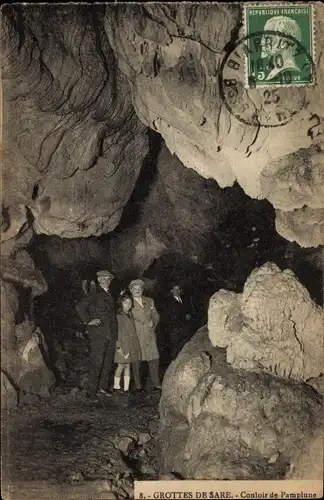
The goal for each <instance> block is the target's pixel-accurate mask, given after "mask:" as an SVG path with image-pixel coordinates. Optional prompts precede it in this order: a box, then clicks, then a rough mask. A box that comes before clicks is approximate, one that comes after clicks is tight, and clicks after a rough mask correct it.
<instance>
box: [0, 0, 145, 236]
mask: <svg viewBox="0 0 324 500" xmlns="http://www.w3.org/2000/svg"><path fill="white" fill-rule="evenodd" d="M98 16H100V9H99V8H96V9H89V8H88V7H82V6H75V5H72V6H71V5H70V6H69V5H66V6H63V5H60V6H55V5H53V6H51V5H48V6H46V8H44V7H42V6H41V7H39V6H36V5H35V6H28V8H24V7H23V6H17V5H16V6H14V7H11V6H7V7H6V8H5V9H4V10H3V12H2V40H1V42H2V52H3V63H2V64H3V69H2V86H3V101H4V125H5V126H4V127H3V141H4V168H3V182H4V184H5V185H6V190H5V192H4V193H3V205H4V206H5V207H21V206H27V207H28V208H29V210H30V211H31V213H32V215H33V228H34V231H35V232H36V233H43V234H57V235H60V236H63V237H70V238H71V237H72V238H76V237H87V236H90V235H99V234H102V233H105V232H109V231H112V230H113V229H114V228H115V227H116V226H117V224H118V222H119V219H120V217H121V214H122V210H123V207H124V205H125V203H126V202H127V200H128V198H129V197H130V194H131V192H132V190H133V187H134V184H135V182H136V179H137V175H138V172H139V169H140V167H141V164H142V161H143V159H144V157H145V155H146V153H147V136H146V127H145V125H143V124H142V123H141V122H140V121H139V120H138V118H137V117H136V114H135V113H134V109H133V106H132V102H131V92H130V87H129V84H128V82H127V79H126V77H125V76H124V75H123V74H122V73H121V72H120V71H119V70H118V69H117V63H116V60H115V56H114V54H113V52H112V50H111V48H110V46H109V43H108V40H107V37H106V35H105V32H104V30H103V27H102V23H101V22H100V21H99V18H98ZM16 210H17V208H16ZM20 221H21V223H22V222H25V221H26V220H25V221H24V220H23V219H22V218H21V217H20ZM16 224H18V221H17V222H16Z"/></svg>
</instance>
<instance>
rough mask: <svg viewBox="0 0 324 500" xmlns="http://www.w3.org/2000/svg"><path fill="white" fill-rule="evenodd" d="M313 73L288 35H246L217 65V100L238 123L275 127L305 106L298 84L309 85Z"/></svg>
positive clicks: (299, 46) (303, 51) (302, 89)
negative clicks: (306, 83) (218, 92)
mask: <svg viewBox="0 0 324 500" xmlns="http://www.w3.org/2000/svg"><path fill="white" fill-rule="evenodd" d="M287 55H288V56H289V58H288V57H287ZM314 70H315V68H314V63H313V60H312V58H311V56H310V54H309V53H308V51H307V49H306V48H305V47H304V46H303V45H302V44H301V43H300V42H299V41H298V40H297V39H295V38H294V37H293V36H292V35H289V34H285V33H282V32H279V31H272V30H267V31H259V32H256V33H251V34H249V35H247V36H245V37H244V38H242V39H240V40H238V41H237V42H236V43H235V44H234V46H232V47H231V48H230V49H229V50H228V51H227V53H226V54H225V57H224V58H223V60H222V63H221V66H220V71H219V90H220V96H221V99H222V101H223V102H224V104H225V106H226V108H227V109H228V111H229V112H230V113H231V114H232V115H233V116H235V118H237V120H239V121H240V122H242V123H244V124H246V125H252V126H257V127H260V126H262V127H280V126H283V125H286V124H287V123H288V122H290V121H291V120H292V119H293V117H294V116H295V115H296V114H297V113H299V112H300V111H301V110H302V109H303V108H304V107H305V104H306V90H305V86H304V83H303V82H304V81H305V80H306V79H307V78H308V80H309V79H310V77H311V81H313V76H314V73H315V71H314Z"/></svg>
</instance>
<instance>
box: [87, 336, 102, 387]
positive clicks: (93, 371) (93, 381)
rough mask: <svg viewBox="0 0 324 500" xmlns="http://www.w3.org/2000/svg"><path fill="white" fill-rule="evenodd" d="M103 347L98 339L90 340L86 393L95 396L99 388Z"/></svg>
mask: <svg viewBox="0 0 324 500" xmlns="http://www.w3.org/2000/svg"><path fill="white" fill-rule="evenodd" d="M102 351H103V345H102V342H101V341H100V339H97V338H91V353H90V358H89V376H88V392H89V393H91V394H96V392H97V390H98V387H99V377H100V370H101V364H102Z"/></svg>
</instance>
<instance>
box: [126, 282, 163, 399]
mask: <svg viewBox="0 0 324 500" xmlns="http://www.w3.org/2000/svg"><path fill="white" fill-rule="evenodd" d="M144 286H145V284H144V282H143V281H142V280H133V281H132V282H131V283H130V284H129V290H130V292H131V294H132V297H133V309H132V314H133V317H134V322H135V328H136V333H137V337H138V341H139V345H140V348H141V361H146V362H147V363H148V367H149V371H150V375H151V379H152V382H153V385H154V387H155V389H159V390H160V389H161V382H160V376H159V358H160V355H159V351H158V348H157V342H156V335H155V329H156V327H157V325H158V323H159V319H160V317H159V313H158V312H157V310H156V308H155V304H154V300H153V299H151V298H149V297H145V296H143V291H144Z"/></svg>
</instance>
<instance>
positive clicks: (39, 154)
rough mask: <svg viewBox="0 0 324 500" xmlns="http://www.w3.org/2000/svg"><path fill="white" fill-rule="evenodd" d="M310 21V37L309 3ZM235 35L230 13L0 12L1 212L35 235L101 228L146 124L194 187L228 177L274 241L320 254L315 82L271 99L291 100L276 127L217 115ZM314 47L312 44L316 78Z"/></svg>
mask: <svg viewBox="0 0 324 500" xmlns="http://www.w3.org/2000/svg"><path fill="white" fill-rule="evenodd" d="M315 10H316V13H315V16H314V19H315V23H316V26H315V32H317V33H320V32H322V31H323V27H324V24H323V23H324V16H323V15H322V14H323V6H322V5H321V4H320V3H317V4H316V7H315ZM71 25H73V30H71ZM241 25H242V9H241V7H240V6H239V5H237V4H235V5H230V4H227V5H225V4H213V5H211V4H208V5H203V4H202V5H199V6H197V5H193V4H192V5H191V4H178V5H172V6H170V5H167V4H166V5H164V4H158V5H156V4H149V5H122V4H118V5H109V6H107V7H105V6H97V7H95V8H92V9H91V10H88V9H87V7H86V6H78V5H71V6H60V7H59V8H57V7H56V6H55V7H54V6H53V7H52V6H50V7H48V6H46V8H44V7H43V6H40V7H38V6H29V7H28V9H27V8H24V7H23V6H15V7H11V6H7V7H6V9H4V11H3V30H2V48H3V71H2V77H3V92H4V99H3V100H4V111H5V112H4V116H5V117H9V116H10V120H9V119H5V122H4V124H5V126H4V128H3V129H4V145H5V148H4V149H5V165H4V170H3V171H4V174H3V178H4V183H5V184H6V191H5V194H4V206H5V207H6V208H7V209H8V213H9V209H10V210H15V211H16V212H18V211H19V210H23V207H24V206H27V207H29V208H30V210H31V213H32V214H33V217H34V222H33V225H34V228H35V230H36V232H38V233H45V234H57V235H60V236H63V237H68V238H72V237H84V236H90V235H100V234H102V233H105V232H109V231H112V230H113V229H114V228H115V227H116V226H117V225H118V222H119V220H120V217H121V214H122V210H123V207H124V206H125V203H126V202H127V200H128V198H129V197H130V194H131V192H132V190H133V188H134V185H135V182H136V179H137V176H138V173H139V169H140V166H141V164H142V162H143V159H144V157H145V154H146V152H147V138H146V135H145V126H149V127H151V128H152V129H153V130H155V131H158V132H159V133H160V134H161V135H162V136H163V138H164V139H165V142H166V145H167V147H168V148H169V150H170V151H171V153H175V154H176V155H177V156H178V157H179V159H180V160H181V161H182V162H183V164H184V165H185V166H187V167H189V168H191V169H194V170H196V171H197V172H198V173H199V174H200V175H201V176H203V177H204V178H213V179H216V180H217V182H218V184H219V185H220V186H221V187H225V186H232V185H233V183H234V181H235V180H237V181H238V182H239V184H240V185H241V186H242V187H243V189H244V190H245V192H246V193H247V194H248V195H250V196H252V197H254V198H259V199H260V198H268V199H269V200H270V201H271V203H272V204H273V206H274V207H275V208H276V210H277V218H278V223H277V230H278V231H279V233H280V234H282V235H283V236H284V237H286V238H287V239H289V240H293V241H294V240H295V241H297V242H298V243H299V244H300V245H302V246H317V245H319V244H321V243H324V234H323V209H324V207H323V199H324V197H323V188H322V184H323V182H322V180H323V168H324V167H323V165H324V162H323V152H322V145H323V119H324V118H323V116H321V113H319V109H321V106H320V103H321V99H322V97H321V96H323V95H324V92H323V82H322V81H321V80H320V79H317V84H316V85H315V86H313V87H312V86H310V87H300V88H298V89H297V88H294V89H293V90H292V89H291V88H290V89H285V90H281V99H282V100H283V101H285V102H287V103H289V106H290V107H291V106H292V107H294V105H295V103H303V106H302V109H301V111H300V112H298V113H296V115H295V116H294V118H293V119H292V120H291V121H290V122H289V123H287V124H286V125H285V126H284V127H273V128H271V127H270V128H267V127H260V126H251V125H245V124H243V123H242V122H240V121H238V120H237V119H236V118H235V117H234V116H233V115H232V114H231V113H230V112H229V110H228V109H227V108H226V106H224V105H223V102H222V99H221V96H220V90H219V77H220V76H221V75H220V74H219V70H220V65H221V62H222V60H223V57H224V55H225V53H226V50H225V47H227V46H228V44H229V42H231V43H233V42H236V41H237V40H238V39H239V38H240V37H242V36H243V35H244V33H243V28H242V27H241ZM322 44H323V42H322V40H321V39H320V37H318V39H317V40H316V61H314V63H315V65H316V68H317V71H318V72H320V71H321V67H322V61H323V58H321V53H322V50H323V46H322ZM117 68H118V69H117ZM255 95H256V96H257V97H256V100H257V99H258V98H260V97H261V95H259V94H258V93H257V91H255ZM287 105H288V104H287ZM133 106H134V108H135V111H136V113H137V115H138V118H137V117H136V115H135V113H134V108H133ZM297 107H298V106H297ZM298 109H299V108H298ZM31 117H32V118H31ZM139 120H140V121H139ZM141 122H142V123H141ZM283 136H284V137H285V140H282V138H283ZM17 187H18V188H17ZM297 209H298V210H297ZM300 210H302V213H300ZM183 215H184V214H182V216H183ZM18 219H19V217H18ZM302 219H306V220H303V221H302ZM18 225H19V224H18ZM11 226H12V229H13V230H14V228H17V227H18V226H17V222H15V223H14V222H13V223H11ZM143 244H144V245H145V244H146V243H145V242H144V243H143Z"/></svg>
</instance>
